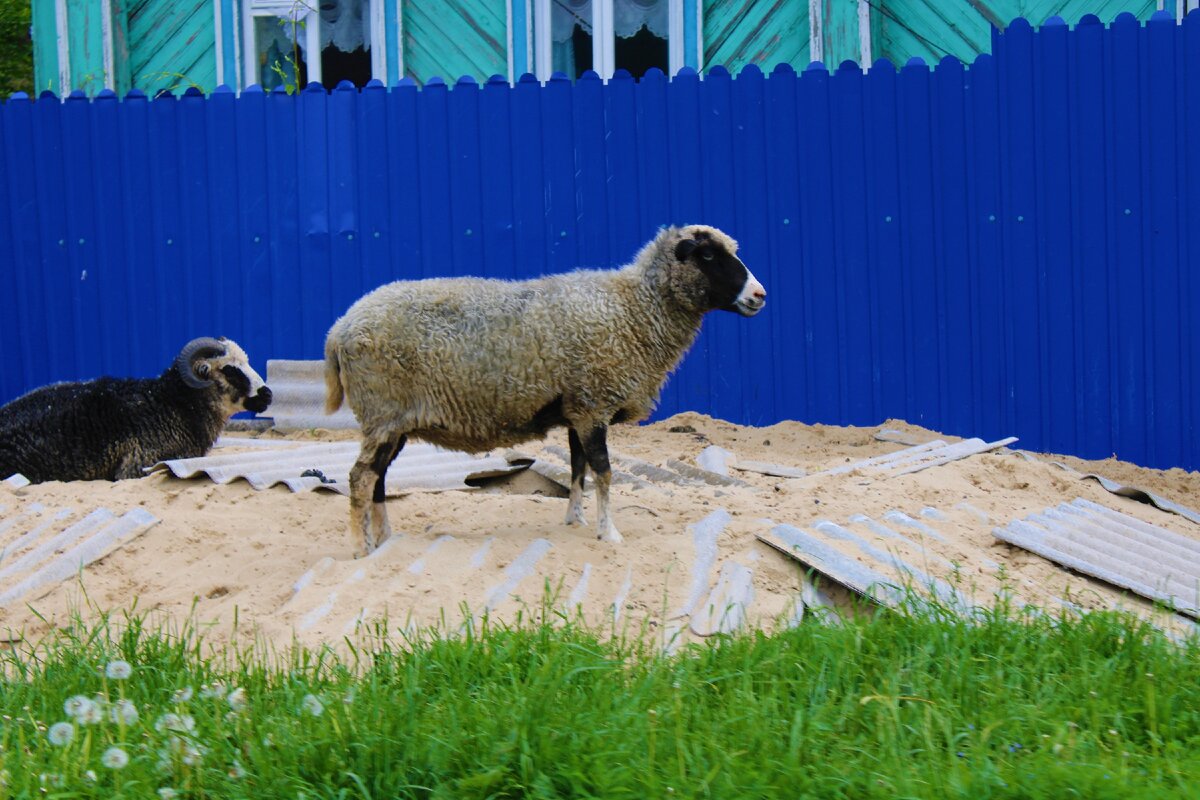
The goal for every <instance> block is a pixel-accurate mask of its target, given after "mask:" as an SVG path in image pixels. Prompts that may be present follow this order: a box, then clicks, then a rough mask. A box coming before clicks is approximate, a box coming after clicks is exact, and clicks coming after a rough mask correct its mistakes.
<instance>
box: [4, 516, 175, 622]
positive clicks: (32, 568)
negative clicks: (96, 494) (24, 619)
mask: <svg viewBox="0 0 1200 800" xmlns="http://www.w3.org/2000/svg"><path fill="white" fill-rule="evenodd" d="M13 511H14V513H12V514H11V515H10V516H8V517H5V518H3V519H0V608H4V607H6V606H9V605H12V604H13V603H15V602H17V601H19V600H21V599H23V598H26V597H30V596H32V597H34V598H36V597H37V596H40V594H42V593H44V592H45V591H48V590H49V589H50V588H52V587H54V586H56V585H57V584H59V583H61V582H62V581H64V580H66V579H68V578H70V577H71V576H72V575H76V574H78V573H79V571H80V570H81V569H83V568H84V567H86V566H87V565H89V564H91V563H92V562H94V561H98V560H99V559H101V558H104V557H105V556H107V555H108V554H109V553H111V552H113V551H114V550H116V549H117V548H119V547H121V546H122V545H123V544H125V543H126V542H128V541H129V540H131V539H133V538H135V537H137V536H139V535H141V534H142V533H143V532H145V531H146V530H147V529H148V528H150V526H152V525H154V524H155V523H156V522H158V519H157V518H156V517H155V516H154V515H152V514H151V513H150V512H148V511H146V510H145V509H142V508H135V509H133V510H131V511H127V512H125V513H124V514H119V515H118V514H117V513H115V512H113V511H110V510H109V509H107V508H103V507H101V508H96V509H93V510H92V511H90V512H88V513H86V514H83V515H79V514H76V513H75V512H74V511H72V510H71V509H69V508H48V507H46V506H44V505H42V504H41V503H37V502H31V503H27V504H23V505H22V506H20V507H18V508H16V509H14V510H13Z"/></svg>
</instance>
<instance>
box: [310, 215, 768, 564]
mask: <svg viewBox="0 0 1200 800" xmlns="http://www.w3.org/2000/svg"><path fill="white" fill-rule="evenodd" d="M765 303H766V291H765V290H764V289H763V286H762V284H761V283H759V282H758V281H757V280H755V278H754V276H753V275H752V274H751V273H750V271H749V270H748V269H747V268H746V265H745V264H743V263H742V262H741V260H740V259H738V257H737V242H735V241H734V240H733V239H732V238H730V237H729V236H728V235H726V234H725V233H723V232H721V231H719V230H717V229H716V228H712V227H708V226H704V225H689V226H684V227H668V228H664V229H662V230H660V231H659V233H658V235H657V236H656V237H655V238H654V239H653V240H652V241H650V242H649V243H648V244H646V245H645V246H644V247H643V248H642V249H641V251H640V252H639V253H638V255H637V257H636V259H635V260H634V262H633V263H632V264H629V265H628V266H625V267H624V268H621V269H617V270H578V271H575V272H570V273H565V274H559V275H551V276H547V277H542V278H537V279H535V280H527V281H502V280H486V279H480V278H449V279H430V280H421V281H397V282H394V283H390V284H387V285H385V286H382V287H380V288H378V289H376V290H374V291H373V292H371V293H369V294H367V295H365V296H364V297H362V298H360V299H359V300H358V301H357V302H355V303H354V304H353V305H352V306H351V307H350V309H349V310H348V311H347V312H346V313H345V314H344V315H343V316H342V317H341V318H340V319H338V320H337V321H336V322H335V323H334V324H333V326H332V327H331V328H330V330H329V334H328V336H327V337H326V340H325V386H326V403H325V411H326V413H328V414H332V413H334V412H335V411H337V410H338V409H339V408H341V406H342V403H343V401H347V402H348V403H349V406H350V409H351V410H352V411H353V412H354V415H355V417H356V418H357V419H358V421H359V424H360V425H361V427H362V450H361V451H360V453H359V456H358V459H357V461H356V462H355V464H354V466H353V468H352V469H351V471H350V530H351V535H352V537H353V539H354V542H355V544H356V546H357V545H358V543H359V542H361V543H362V547H361V549H359V550H358V551H357V554H359V555H362V554H366V553H370V552H372V551H373V550H374V549H375V548H376V547H377V546H378V545H379V544H381V543H382V542H383V541H384V540H385V539H386V538H387V537H388V536H390V526H389V524H388V518H387V509H386V507H385V505H384V480H385V477H386V474H387V469H388V466H389V465H390V464H391V463H392V461H393V460H394V459H395V458H396V456H397V455H398V454H399V453H400V450H401V448H403V447H404V444H405V442H406V441H407V440H408V437H410V436H412V437H414V438H417V439H421V440H423V441H426V442H429V443H431V444H434V445H438V446H442V447H447V448H451V449H456V450H462V451H466V452H470V453H479V452H485V451H488V450H491V449H494V448H497V447H508V446H513V445H517V444H520V443H522V442H526V441H529V440H533V439H541V438H544V437H545V435H546V433H547V431H549V430H550V429H551V428H554V427H558V426H566V427H567V441H568V444H569V445H570V454H571V456H570V457H571V489H570V499H569V502H568V506H567V515H566V522H567V524H581V525H582V524H585V520H584V516H583V480H584V473H585V472H586V470H587V469H589V468H590V469H591V471H592V473H593V476H594V480H595V485H596V497H597V513H598V519H597V537H598V538H599V539H601V540H604V541H609V542H620V541H621V535H620V533H619V532H618V531H617V528H616V526H615V525H613V523H612V520H611V518H610V514H609V503H608V496H609V484H610V482H611V470H610V467H609V460H608V446H607V431H608V426H609V425H610V424H612V423H622V422H625V423H632V422H638V421H641V420H643V419H645V418H646V417H647V416H649V415H650V412H651V411H653V410H654V407H655V405H656V404H657V402H658V396H659V392H660V391H661V389H662V386H663V384H664V383H665V382H666V379H667V376H668V375H669V374H670V373H671V372H672V371H673V370H674V369H675V367H676V366H677V365H678V364H679V362H680V361H681V359H682V358H683V355H684V353H685V352H686V351H687V349H688V348H689V347H690V346H691V344H692V342H693V341H695V339H696V336H697V334H698V333H699V331H700V325H701V321H702V319H703V317H704V314H705V313H707V312H708V311H710V310H717V309H719V310H724V311H735V312H737V313H739V314H741V315H742V316H745V317H751V316H754V315H755V314H757V313H758V312H759V311H761V310H762V308H763V306H764V305H765ZM372 482H373V484H374V488H373V492H372ZM368 495H370V503H368Z"/></svg>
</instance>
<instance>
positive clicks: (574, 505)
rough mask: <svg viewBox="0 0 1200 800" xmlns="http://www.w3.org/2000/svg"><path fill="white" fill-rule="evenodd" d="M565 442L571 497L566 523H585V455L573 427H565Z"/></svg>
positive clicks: (581, 443)
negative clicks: (568, 462)
mask: <svg viewBox="0 0 1200 800" xmlns="http://www.w3.org/2000/svg"><path fill="white" fill-rule="evenodd" d="M567 443H568V444H570V445H571V499H570V501H569V502H568V503H567V524H568V525H586V524H587V520H586V519H584V517H583V476H584V473H586V472H587V456H586V455H584V452H583V442H581V441H579V434H578V433H576V431H575V429H574V428H568V429H567Z"/></svg>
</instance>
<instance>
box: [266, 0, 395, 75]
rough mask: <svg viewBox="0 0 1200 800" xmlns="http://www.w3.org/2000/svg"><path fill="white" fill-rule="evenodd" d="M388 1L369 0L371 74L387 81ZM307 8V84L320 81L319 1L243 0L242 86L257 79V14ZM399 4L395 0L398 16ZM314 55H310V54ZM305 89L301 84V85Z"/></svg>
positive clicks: (287, 13) (274, 14)
mask: <svg viewBox="0 0 1200 800" xmlns="http://www.w3.org/2000/svg"><path fill="white" fill-rule="evenodd" d="M386 1H387V0H368V7H367V13H368V14H370V15H371V77H372V78H378V79H379V80H381V81H383V82H384V83H385V84H386V83H387V30H386V20H385V15H384V3H385V2H386ZM296 8H308V12H307V13H306V14H304V15H303V16H302V17H301V19H303V21H304V52H305V53H306V54H307V60H306V62H305V68H306V70H307V72H308V81H309V83H314V82H315V83H320V82H321V58H320V53H321V15H320V13H319V12H318V10H317V9H318V8H319V6H318V0H244V2H243V3H242V46H243V53H242V82H243V83H242V88H245V87H246V86H249V85H250V84H252V83H257V82H258V42H257V41H256V39H255V35H254V34H255V32H254V21H255V19H257V18H259V17H283V18H285V19H286V18H288V17H289V16H291V14H292V11H293V9H296ZM400 10H401V9H400V3H399V2H396V11H397V16H398V15H399V12H400ZM314 53H315V54H316V57H315V58H314V57H313V54H314ZM300 88H304V87H300Z"/></svg>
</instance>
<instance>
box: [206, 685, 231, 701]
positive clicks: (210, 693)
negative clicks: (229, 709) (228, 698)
mask: <svg viewBox="0 0 1200 800" xmlns="http://www.w3.org/2000/svg"><path fill="white" fill-rule="evenodd" d="M200 696H201V697H203V698H204V699H205V700H221V699H223V698H224V697H225V684H223V683H214V684H212V685H211V686H210V685H208V684H207V683H206V684H204V685H203V686H201V687H200Z"/></svg>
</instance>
